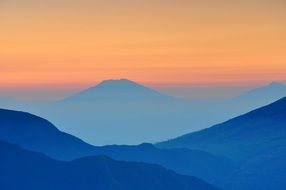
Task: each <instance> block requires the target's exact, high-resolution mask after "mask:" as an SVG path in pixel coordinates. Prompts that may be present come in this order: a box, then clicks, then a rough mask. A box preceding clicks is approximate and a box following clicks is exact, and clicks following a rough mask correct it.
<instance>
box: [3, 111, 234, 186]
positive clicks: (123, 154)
mask: <svg viewBox="0 0 286 190" xmlns="http://www.w3.org/2000/svg"><path fill="white" fill-rule="evenodd" d="M0 140H2V141H4V142H8V143H11V144H16V145H18V146H20V147H23V148H25V149H28V150H32V151H36V152H40V153H43V154H46V155H48V156H50V157H52V158H55V159H59V160H73V159H77V158H80V157H83V156H91V155H107V156H109V157H111V158H113V159H116V160H124V161H138V162H146V163H151V164H159V165H162V166H164V167H166V168H169V169H172V170H174V171H176V172H178V173H181V174H185V175H192V176H196V177H199V178H201V179H204V180H205V181H207V182H209V183H212V184H217V181H218V179H219V178H220V177H221V176H223V175H225V174H227V173H229V172H230V171H232V170H233V168H234V167H235V166H236V164H235V163H234V162H232V161H231V160H229V159H226V158H222V157H219V156H213V155H211V154H209V153H206V152H203V151H193V150H189V149H158V148H156V147H154V146H153V145H151V144H147V143H145V144H141V145H138V146H127V145H125V146H119V145H110V146H102V147H99V146H92V145H89V144H87V143H85V142H83V141H81V140H80V139H78V138H76V137H74V136H71V135H68V134H66V133H64V132H61V131H59V130H58V129H57V128H56V127H55V126H54V125H52V124H51V123H50V122H48V121H47V120H45V119H42V118H40V117H37V116H34V115H31V114H28V113H24V112H17V111H10V110H0Z"/></svg>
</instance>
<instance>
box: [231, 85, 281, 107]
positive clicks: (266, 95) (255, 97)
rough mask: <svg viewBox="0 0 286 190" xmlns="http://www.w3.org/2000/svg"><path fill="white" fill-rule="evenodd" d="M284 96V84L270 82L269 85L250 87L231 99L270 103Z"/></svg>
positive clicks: (263, 103)
mask: <svg viewBox="0 0 286 190" xmlns="http://www.w3.org/2000/svg"><path fill="white" fill-rule="evenodd" d="M285 96H286V85H284V84H282V83H278V82H272V83H270V84H269V85H266V86H262V87H259V88H255V89H251V90H249V91H247V92H245V93H243V94H241V95H240V96H237V97H235V98H234V99H233V100H234V101H237V102H238V103H240V102H244V103H249V104H250V103H252V104H254V103H255V104H259V105H260V104H262V105H266V104H270V103H272V102H274V101H277V100H279V99H281V98H283V97H285Z"/></svg>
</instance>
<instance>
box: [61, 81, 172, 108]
mask: <svg viewBox="0 0 286 190" xmlns="http://www.w3.org/2000/svg"><path fill="white" fill-rule="evenodd" d="M172 99H173V98H172V97H170V96H167V95H165V94H162V93H160V92H157V91H155V90H153V89H150V88H148V87H145V86H143V85H140V84H138V83H135V82H133V81H131V80H128V79H119V80H105V81H102V82H101V83H99V84H98V85H96V86H93V87H91V88H88V89H85V90H83V91H81V92H78V93H76V94H74V95H72V96H70V97H68V98H66V99H64V100H63V101H62V102H63V103H89V104H90V103H95V102H102V101H109V102H110V101H111V102H122V101H124V102H125V101H164V100H172Z"/></svg>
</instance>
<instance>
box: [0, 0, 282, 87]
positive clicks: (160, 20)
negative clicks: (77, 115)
mask: <svg viewBox="0 0 286 190" xmlns="http://www.w3.org/2000/svg"><path fill="white" fill-rule="evenodd" d="M0 26H1V28H0V89H10V90H11V89H21V88H24V89H29V88H31V89H32V88H34V89H35V88H71V87H74V86H77V87H84V86H88V85H92V84H95V83H97V82H99V81H101V80H104V79H110V78H129V79H131V80H135V81H138V82H141V83H143V84H150V85H169V84H170V85H176V84H178V85H182V84H186V85H195V86H200V85H202V86H231V85H250V84H251V85H256V84H257V85H258V84H263V83H267V82H270V81H286V1H284V0H141V1H137V0H81V1H75V0H25V1H23V0H0Z"/></svg>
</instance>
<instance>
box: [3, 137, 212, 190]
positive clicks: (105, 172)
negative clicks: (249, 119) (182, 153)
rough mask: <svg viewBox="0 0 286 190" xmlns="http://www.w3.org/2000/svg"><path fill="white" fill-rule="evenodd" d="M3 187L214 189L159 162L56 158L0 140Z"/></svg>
mask: <svg viewBox="0 0 286 190" xmlns="http://www.w3.org/2000/svg"><path fill="white" fill-rule="evenodd" d="M0 152H1V157H0V176H1V178H0V189H3V190H19V189H29V190H39V189H41V190H78V189H81V190H94V189H96V190H134V189H137V190H190V189H196V190H216V189H217V188H215V187H213V186H211V185H209V184H207V183H205V182H203V181H201V180H199V179H197V178H195V177H189V176H183V175H179V174H176V173H175V172H172V171H170V170H166V169H164V168H162V167H160V166H158V165H151V164H144V163H135V162H123V161H115V160H112V159H110V158H108V157H105V156H97V157H86V158H80V159H77V160H74V161H69V162H67V161H65V162H64V161H56V160H53V159H51V158H49V157H47V156H45V155H42V154H40V153H36V152H31V151H28V150H24V149H22V148H19V147H17V146H15V145H11V144H7V143H4V142H0Z"/></svg>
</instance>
